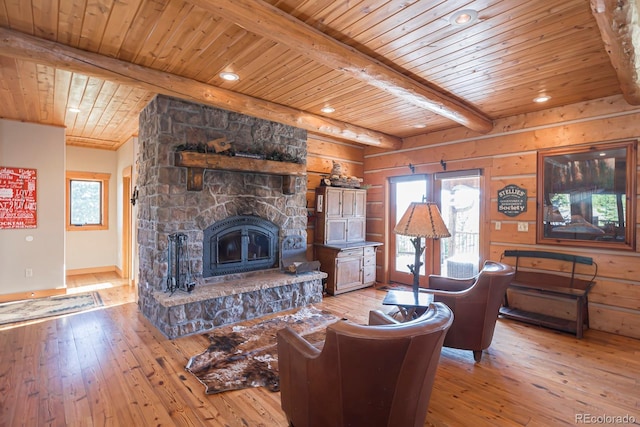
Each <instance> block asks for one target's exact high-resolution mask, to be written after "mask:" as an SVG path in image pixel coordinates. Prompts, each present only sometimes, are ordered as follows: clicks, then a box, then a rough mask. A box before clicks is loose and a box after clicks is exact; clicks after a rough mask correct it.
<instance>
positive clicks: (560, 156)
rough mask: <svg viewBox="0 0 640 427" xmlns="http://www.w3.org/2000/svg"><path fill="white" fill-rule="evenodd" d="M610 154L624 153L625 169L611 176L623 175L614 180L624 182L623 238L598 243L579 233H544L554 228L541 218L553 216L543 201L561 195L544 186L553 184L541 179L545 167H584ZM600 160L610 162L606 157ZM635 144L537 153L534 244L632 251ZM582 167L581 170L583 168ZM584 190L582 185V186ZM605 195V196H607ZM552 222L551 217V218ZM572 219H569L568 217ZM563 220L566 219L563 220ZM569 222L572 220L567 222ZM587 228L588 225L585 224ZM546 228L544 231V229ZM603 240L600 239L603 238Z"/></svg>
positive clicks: (562, 149) (633, 242)
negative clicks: (619, 151)
mask: <svg viewBox="0 0 640 427" xmlns="http://www.w3.org/2000/svg"><path fill="white" fill-rule="evenodd" d="M612 150H624V151H625V155H624V158H625V165H624V170H623V168H622V167H621V168H618V167H617V166H616V169H615V173H616V174H618V173H624V177H618V179H617V180H618V181H619V182H624V187H625V189H624V194H623V196H624V198H625V199H624V202H625V204H626V213H625V215H624V218H623V220H624V225H625V228H624V235H623V236H621V238H620V239H619V240H598V239H597V238H596V239H593V238H587V237H586V236H588V234H585V235H584V236H585V237H584V238H581V232H575V234H573V236H571V235H570V234H569V233H565V234H564V235H563V234H562V233H555V229H554V231H552V232H549V231H548V228H549V227H553V225H554V224H555V223H554V222H553V220H550V221H548V220H547V219H545V215H546V216H548V217H550V216H551V215H555V214H554V213H553V212H551V213H550V212H549V211H548V209H549V208H548V206H547V211H546V212H545V205H546V201H548V200H549V199H550V198H551V197H552V196H553V195H555V194H561V193H558V192H557V191H556V192H552V191H550V189H549V188H548V185H551V181H553V179H552V177H545V173H546V170H545V164H554V163H559V164H560V165H562V164H564V163H563V162H566V161H567V160H569V161H571V162H573V163H585V164H586V163H587V162H593V161H594V160H596V159H600V158H603V157H602V156H603V155H605V156H606V155H607V154H608V153H609V152H611V151H612ZM604 158H610V157H609V156H607V157H604ZM636 161H637V140H628V141H619V142H602V143H596V144H591V145H588V146H584V145H583V146H576V147H567V148H560V149H550V150H545V151H539V152H538V167H537V174H538V175H537V178H538V182H537V184H538V188H537V243H538V244H547V245H564V246H579V247H592V248H608V249H619V250H634V249H635V244H636V227H635V222H636V221H635V219H636V199H637V193H636V185H637V184H636V179H637V171H636V164H637V162H636ZM583 167H585V166H583ZM583 187H584V184H583ZM574 190H575V192H576V193H580V191H583V190H581V188H578V187H576V188H569V189H568V190H567V191H569V193H571V192H573V191H574ZM607 194H608V193H607ZM553 218H555V216H553ZM572 218H573V215H572ZM565 220H566V219H565ZM571 222H573V219H571ZM587 224H588V225H591V223H590V222H588V223H587ZM545 227H547V228H545ZM603 237H604V236H603Z"/></svg>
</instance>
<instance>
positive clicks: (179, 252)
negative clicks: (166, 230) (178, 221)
mask: <svg viewBox="0 0 640 427" xmlns="http://www.w3.org/2000/svg"><path fill="white" fill-rule="evenodd" d="M168 239H169V245H168V247H167V253H168V262H167V270H168V271H167V289H166V290H167V292H170V293H171V295H173V293H174V292H175V291H177V290H180V291H184V292H191V291H192V290H193V288H194V287H195V285H196V284H195V282H194V281H193V278H192V276H191V262H190V261H189V246H188V242H187V235H186V234H183V233H173V234H169V236H168Z"/></svg>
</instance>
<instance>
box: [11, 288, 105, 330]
mask: <svg viewBox="0 0 640 427" xmlns="http://www.w3.org/2000/svg"><path fill="white" fill-rule="evenodd" d="M102 305H103V303H102V299H101V298H100V295H99V294H98V293H97V292H88V293H82V294H74V295H59V296H54V297H46V298H34V299H29V300H23V301H13V302H5V303H2V304H0V325H4V324H7V323H14V322H24V321H26V320H34V319H41V318H46V317H51V316H60V315H63V314H70V313H76V312H78V311H84V310H90V309H93V308H97V307H101V306H102Z"/></svg>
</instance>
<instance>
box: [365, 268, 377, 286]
mask: <svg viewBox="0 0 640 427" xmlns="http://www.w3.org/2000/svg"><path fill="white" fill-rule="evenodd" d="M362 273H363V274H362V283H363V284H365V285H369V284H371V283H375V281H376V266H375V265H370V266H365V267H364V268H363V269H362Z"/></svg>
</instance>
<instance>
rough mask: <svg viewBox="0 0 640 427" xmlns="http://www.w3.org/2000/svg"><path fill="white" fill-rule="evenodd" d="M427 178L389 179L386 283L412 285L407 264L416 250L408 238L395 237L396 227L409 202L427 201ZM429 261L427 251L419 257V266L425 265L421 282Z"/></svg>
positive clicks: (411, 277)
mask: <svg viewBox="0 0 640 427" xmlns="http://www.w3.org/2000/svg"><path fill="white" fill-rule="evenodd" d="M427 178H428V176H427V175H410V176H403V177H393V178H391V179H390V204H389V206H390V212H389V219H390V224H391V235H390V236H389V243H390V244H389V251H390V252H389V253H390V254H391V256H390V260H389V280H390V281H391V282H396V283H404V284H408V285H410V284H411V283H413V274H411V271H410V270H409V267H408V265H409V264H411V265H412V264H413V263H414V262H415V249H414V246H413V244H412V243H411V237H408V236H401V235H399V234H395V233H394V232H393V229H394V228H395V226H396V224H397V223H398V221H400V218H402V215H403V214H404V212H405V211H406V210H407V208H408V207H409V205H410V204H411V203H412V202H422V201H424V200H429V199H428V196H429V195H430V191H429V180H428V179H427ZM425 257H426V258H425ZM425 259H431V258H430V252H429V248H428V247H427V249H425V252H423V254H422V263H423V265H424V266H425V267H424V268H421V269H420V281H421V282H422V279H423V278H424V277H425V275H427V274H430V273H431V270H430V268H429V267H428V266H427V264H426V263H425Z"/></svg>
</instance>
